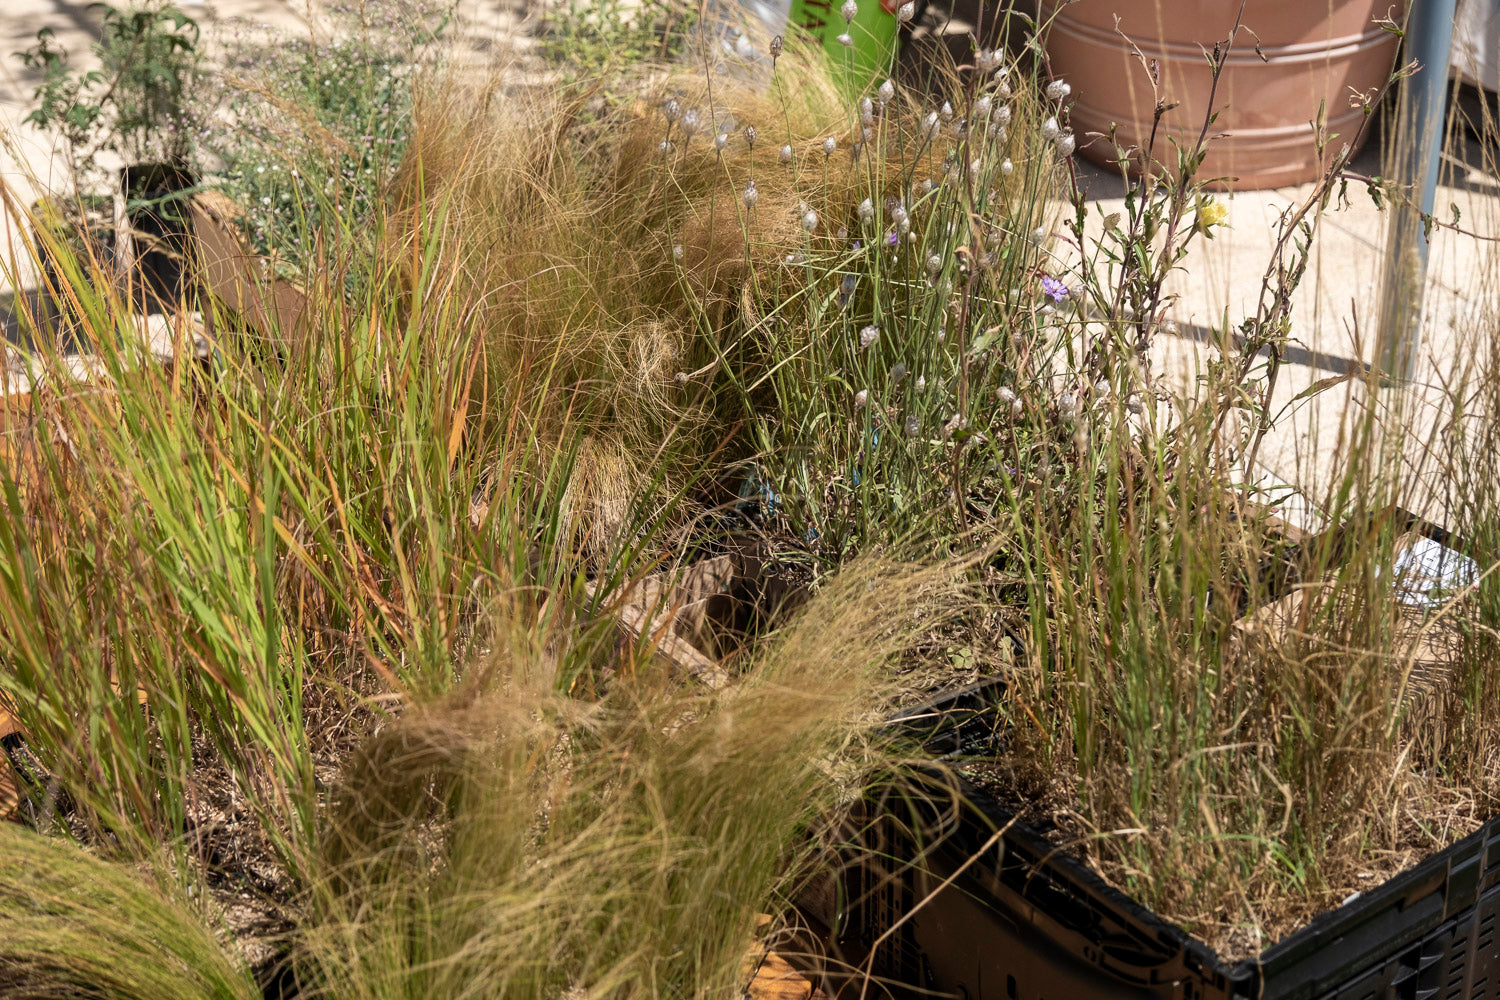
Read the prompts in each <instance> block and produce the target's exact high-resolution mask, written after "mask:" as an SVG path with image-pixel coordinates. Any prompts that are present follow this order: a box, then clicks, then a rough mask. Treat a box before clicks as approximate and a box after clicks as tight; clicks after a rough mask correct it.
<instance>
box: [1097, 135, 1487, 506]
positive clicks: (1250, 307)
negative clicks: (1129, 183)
mask: <svg viewBox="0 0 1500 1000" xmlns="http://www.w3.org/2000/svg"><path fill="white" fill-rule="evenodd" d="M1448 146H1449V150H1450V153H1449V154H1445V158H1444V168H1443V173H1442V179H1441V182H1440V184H1439V187H1438V191H1437V196H1436V199H1435V206H1436V209H1437V213H1436V214H1438V215H1439V216H1440V217H1442V218H1451V209H1450V206H1454V205H1456V206H1458V208H1459V211H1460V214H1461V219H1462V225H1463V227H1464V228H1466V229H1470V230H1473V231H1474V232H1475V233H1476V234H1477V235H1465V234H1462V233H1458V232H1452V231H1449V230H1445V229H1436V230H1434V231H1433V233H1432V235H1431V240H1430V244H1429V251H1428V252H1429V260H1428V266H1427V273H1426V282H1425V288H1424V295H1423V306H1422V308H1423V320H1422V323H1421V325H1420V346H1419V349H1418V363H1417V365H1416V368H1415V369H1414V371H1413V373H1412V379H1411V381H1410V383H1408V384H1406V385H1403V386H1391V387H1388V388H1385V389H1381V390H1379V391H1375V392H1373V398H1371V390H1369V389H1368V388H1367V387H1366V385H1364V384H1363V383H1362V382H1360V381H1355V380H1353V379H1350V380H1348V381H1345V382H1342V383H1338V384H1334V385H1332V386H1331V387H1330V388H1328V389H1326V390H1324V391H1323V392H1321V393H1318V394H1315V395H1313V396H1311V397H1310V398H1305V399H1302V398H1299V397H1302V396H1303V395H1304V394H1305V393H1307V392H1308V391H1309V390H1310V389H1311V388H1312V387H1313V386H1314V385H1315V384H1317V383H1324V382H1328V381H1329V380H1332V379H1335V378H1336V377H1338V376H1346V375H1360V374H1363V373H1366V372H1368V371H1369V370H1370V368H1371V367H1372V366H1374V367H1375V368H1377V369H1379V368H1380V367H1381V365H1380V363H1379V362H1380V360H1381V358H1380V356H1379V348H1378V341H1379V335H1378V332H1379V331H1378V327H1379V323H1378V321H1379V308H1380V302H1381V296H1382V294H1383V293H1384V292H1385V289H1386V286H1387V283H1388V282H1390V281H1392V280H1394V279H1393V277H1392V274H1391V272H1390V268H1389V267H1388V265H1387V260H1386V256H1387V255H1386V251H1385V247H1386V245H1387V242H1388V236H1389V233H1388V230H1389V226H1390V217H1391V213H1390V212H1389V211H1382V210H1380V209H1378V208H1377V207H1376V206H1375V204H1374V202H1373V201H1372V199H1371V198H1370V196H1369V195H1368V193H1367V192H1366V190H1365V188H1364V186H1363V185H1359V184H1351V185H1350V186H1349V191H1348V199H1347V202H1346V203H1344V204H1342V205H1340V204H1331V205H1330V206H1329V208H1328V209H1327V211H1326V212H1324V213H1322V214H1321V216H1319V218H1318V238H1317V240H1316V241H1315V243H1314V245H1313V251H1312V253H1311V257H1310V260H1309V265H1308V270H1307V274H1306V276H1305V278H1304V279H1303V281H1302V284H1301V286H1300V287H1299V289H1298V291H1297V293H1296V294H1295V296H1294V297H1293V303H1294V305H1293V312H1292V340H1291V343H1290V345H1289V349H1288V350H1287V351H1286V352H1285V355H1284V357H1285V364H1284V366H1283V368H1282V370H1281V373H1280V375H1279V378H1278V382H1277V385H1276V389H1275V393H1274V396H1273V398H1272V401H1271V405H1272V408H1273V410H1275V411H1279V412H1281V413H1282V415H1281V416H1280V417H1279V419H1278V422H1277V425H1276V427H1275V428H1274V429H1273V430H1272V431H1271V433H1269V434H1268V435H1267V437H1266V440H1265V442H1264V444H1263V445H1262V446H1261V448H1260V451H1259V452H1258V454H1257V460H1256V463H1255V468H1254V469H1249V470H1246V473H1247V476H1248V477H1249V478H1253V479H1256V480H1269V481H1274V482H1281V483H1289V484H1295V485H1297V486H1299V487H1302V488H1304V489H1305V490H1308V491H1310V492H1312V493H1313V494H1315V495H1316V494H1318V493H1320V492H1321V491H1322V490H1324V489H1326V488H1327V487H1328V486H1329V485H1330V484H1331V483H1332V481H1333V480H1334V479H1335V477H1336V475H1337V474H1338V472H1339V470H1341V469H1342V468H1344V462H1343V460H1342V459H1341V458H1340V453H1341V450H1342V449H1343V447H1344V446H1345V438H1344V435H1343V434H1342V433H1340V431H1341V428H1343V429H1347V428H1348V427H1349V424H1350V421H1353V420H1357V419H1358V417H1359V416H1360V415H1361V414H1362V413H1363V412H1364V406H1365V404H1366V402H1369V403H1371V404H1373V405H1375V406H1377V407H1378V408H1379V411H1380V412H1381V413H1382V414H1384V415H1386V416H1389V417H1390V418H1391V422H1392V423H1394V424H1396V425H1398V426H1399V427H1400V428H1401V429H1402V430H1403V431H1404V433H1405V435H1406V437H1407V444H1408V446H1407V448H1406V449H1405V450H1404V452H1403V456H1402V459H1401V460H1402V461H1403V462H1404V463H1406V472H1405V474H1406V476H1407V477H1408V479H1409V481H1410V482H1411V484H1412V491H1411V495H1410V496H1408V497H1407V498H1406V501H1407V504H1408V505H1409V506H1411V507H1412V508H1413V509H1419V512H1422V513H1424V514H1426V515H1427V516H1430V517H1432V518H1434V519H1435V520H1442V518H1443V513H1444V511H1443V506H1444V504H1443V501H1442V497H1441V492H1442V478H1443V477H1442V475H1441V468H1440V466H1441V464H1442V458H1441V456H1440V455H1439V454H1437V453H1436V451H1435V450H1434V444H1435V440H1434V436H1435V434H1436V432H1437V430H1438V428H1439V427H1440V426H1441V424H1442V421H1443V419H1444V418H1445V416H1446V415H1447V414H1448V413H1449V412H1451V410H1452V407H1451V402H1450V400H1449V398H1448V397H1449V395H1450V393H1452V392H1454V391H1456V389H1455V387H1456V386H1457V384H1458V383H1459V381H1460V380H1461V378H1462V368H1463V366H1464V365H1466V364H1469V363H1472V362H1473V361H1474V359H1475V357H1476V356H1477V353H1478V351H1479V350H1481V349H1483V348H1488V347H1489V345H1493V344H1495V342H1496V338H1495V331H1496V329H1497V324H1500V315H1496V313H1497V310H1500V299H1497V297H1496V295H1497V292H1500V282H1497V280H1496V279H1497V277H1500V271H1497V269H1496V264H1497V263H1500V259H1497V257H1496V254H1495V246H1496V244H1495V243H1493V242H1491V241H1490V240H1491V238H1493V236H1494V235H1495V234H1497V233H1500V179H1497V178H1496V177H1495V176H1494V175H1493V173H1490V172H1488V171H1487V170H1486V169H1484V167H1483V165H1482V164H1481V159H1482V158H1481V156H1480V150H1479V146H1480V143H1479V142H1478V141H1477V140H1476V139H1475V138H1474V137H1473V136H1469V135H1465V134H1464V133H1463V130H1462V129H1453V130H1452V134H1450V136H1449V140H1448ZM1380 147H1381V142H1380V138H1379V136H1376V137H1375V139H1374V140H1373V141H1372V142H1371V143H1370V145H1369V146H1368V147H1367V148H1366V149H1365V150H1363V151H1362V152H1361V153H1360V154H1359V155H1358V157H1356V159H1355V161H1354V163H1353V164H1352V169H1353V171H1355V172H1357V173H1361V174H1365V175H1369V176H1378V175H1385V176H1390V170H1389V168H1388V167H1387V166H1385V165H1384V164H1385V161H1386V160H1387V157H1386V154H1385V152H1384V151H1383V150H1382V149H1381V148H1380ZM1081 183H1082V184H1083V186H1084V187H1085V190H1086V191H1087V196H1088V198H1089V200H1090V201H1091V202H1093V203H1094V205H1093V206H1091V209H1090V211H1091V214H1093V217H1094V218H1096V219H1097V218H1099V217H1101V215H1102V214H1105V213H1109V212H1115V211H1121V210H1122V209H1123V207H1124V197H1123V194H1124V183H1123V181H1122V179H1121V178H1120V177H1119V176H1118V175H1115V174H1112V173H1109V172H1106V171H1104V170H1101V169H1099V168H1095V167H1092V166H1083V167H1082V169H1081ZM1312 189H1313V185H1312V184H1311V183H1308V184H1303V185H1300V186H1297V187H1289V188H1279V189H1273V190H1267V191H1249V192H1240V193H1235V194H1229V195H1219V196H1218V197H1219V198H1221V199H1222V200H1223V201H1224V202H1225V204H1226V205H1227V207H1228V210H1229V217H1228V229H1227V230H1218V231H1217V232H1218V235H1217V236H1216V238H1215V239H1213V240H1201V239H1200V240H1197V241H1196V242H1195V245H1194V247H1193V249H1192V250H1191V252H1190V253H1189V256H1188V258H1187V260H1186V262H1185V265H1184V270H1183V271H1182V272H1181V273H1179V274H1177V275H1175V276H1174V277H1173V279H1172V280H1171V281H1170V282H1169V283H1168V289H1169V290H1170V291H1171V292H1173V293H1175V295H1176V300H1175V302H1174V304H1173V305H1172V307H1171V310H1170V315H1171V317H1172V319H1173V321H1174V324H1175V328H1176V332H1177V335H1176V336H1173V335H1170V334H1165V335H1162V336H1161V337H1159V339H1158V341H1157V343H1156V344H1155V345H1154V347H1153V356H1152V362H1153V364H1152V367H1153V369H1154V371H1155V372H1156V373H1157V374H1158V376H1159V377H1160V378H1163V379H1166V380H1169V381H1176V382H1177V383H1178V384H1179V385H1186V384H1190V383H1191V382H1192V381H1193V380H1194V379H1195V378H1196V376H1197V375H1198V374H1199V373H1200V372H1201V371H1202V370H1203V366H1204V364H1205V363H1206V362H1207V361H1208V360H1209V358H1210V357H1212V356H1214V355H1215V354H1216V352H1215V351H1214V350H1213V346H1212V345H1214V344H1215V343H1216V342H1217V340H1218V338H1219V336H1220V331H1222V330H1224V329H1225V328H1226V322H1227V326H1228V328H1231V329H1232V328H1236V327H1238V326H1239V324H1240V323H1241V322H1242V321H1243V320H1244V319H1246V318H1247V317H1250V316H1253V315H1254V314H1255V309H1256V304H1257V303H1258V301H1259V300H1260V296H1261V289H1262V282H1263V277H1264V275H1265V273H1266V268H1267V265H1268V263H1269V262H1270V260H1271V256H1272V251H1273V248H1274V246H1275V243H1276V240H1277V232H1278V228H1279V221H1280V219H1281V218H1282V215H1283V213H1285V212H1287V211H1288V210H1289V209H1292V208H1293V207H1295V206H1299V205H1301V204H1302V203H1303V202H1304V201H1305V200H1306V199H1307V197H1308V195H1309V194H1310V193H1311V192H1312ZM1095 206H1096V207H1095ZM1096 212H1097V213H1099V214H1094V213H1096ZM1308 522H1309V524H1312V523H1315V521H1314V519H1313V518H1312V517H1309V518H1308Z"/></svg>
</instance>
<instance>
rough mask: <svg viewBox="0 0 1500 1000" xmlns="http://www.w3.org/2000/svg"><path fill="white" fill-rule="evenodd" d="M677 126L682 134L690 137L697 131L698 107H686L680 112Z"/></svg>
mask: <svg viewBox="0 0 1500 1000" xmlns="http://www.w3.org/2000/svg"><path fill="white" fill-rule="evenodd" d="M677 127H678V128H680V129H682V134H683V135H685V136H687V137H688V138H692V137H693V135H694V134H695V133H697V131H698V109H697V108H688V109H687V110H686V111H684V112H683V113H682V121H681V122H679V123H678V125H677Z"/></svg>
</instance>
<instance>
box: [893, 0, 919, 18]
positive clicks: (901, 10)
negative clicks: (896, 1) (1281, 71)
mask: <svg viewBox="0 0 1500 1000" xmlns="http://www.w3.org/2000/svg"><path fill="white" fill-rule="evenodd" d="M916 16H917V5H916V4H915V3H914V2H912V0H907V2H906V3H904V4H902V5H901V6H900V7H898V8H897V9H896V20H897V21H899V22H901V23H902V24H910V23H911V20H912V18H914V17H916Z"/></svg>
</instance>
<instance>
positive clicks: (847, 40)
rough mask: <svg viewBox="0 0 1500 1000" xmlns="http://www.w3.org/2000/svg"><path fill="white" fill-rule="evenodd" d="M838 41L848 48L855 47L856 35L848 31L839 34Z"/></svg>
mask: <svg viewBox="0 0 1500 1000" xmlns="http://www.w3.org/2000/svg"><path fill="white" fill-rule="evenodd" d="M836 41H837V42H838V43H839V44H840V45H842V46H843V47H844V48H846V49H849V48H853V47H854V36H853V35H851V34H849V32H847V31H846V32H844V33H843V34H841V35H839V36H838V38H837V39H836Z"/></svg>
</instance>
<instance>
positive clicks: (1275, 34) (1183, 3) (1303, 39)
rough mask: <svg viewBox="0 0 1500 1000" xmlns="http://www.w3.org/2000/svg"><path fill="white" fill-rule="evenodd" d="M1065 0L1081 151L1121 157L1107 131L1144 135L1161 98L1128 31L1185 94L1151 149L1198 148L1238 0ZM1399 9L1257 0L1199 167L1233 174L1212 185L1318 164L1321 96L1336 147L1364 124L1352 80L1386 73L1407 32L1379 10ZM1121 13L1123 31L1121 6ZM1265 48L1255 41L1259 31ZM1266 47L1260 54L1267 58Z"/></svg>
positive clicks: (1334, 0) (1133, 137) (1249, 6)
mask: <svg viewBox="0 0 1500 1000" xmlns="http://www.w3.org/2000/svg"><path fill="white" fill-rule="evenodd" d="M1049 6H1055V8H1056V10H1057V14H1056V19H1055V20H1054V22H1053V25H1052V31H1051V34H1050V36H1049V37H1048V40H1047V54H1048V57H1049V59H1050V60H1051V64H1052V71H1053V73H1054V74H1056V75H1058V76H1061V77H1063V78H1064V79H1066V80H1067V81H1068V82H1069V83H1070V84H1071V85H1072V87H1073V97H1074V98H1075V100H1076V103H1075V104H1074V105H1073V107H1072V111H1071V122H1072V126H1073V130H1074V132H1075V133H1076V134H1077V136H1078V144H1079V147H1080V150H1081V151H1082V152H1083V154H1084V155H1085V156H1087V157H1089V158H1090V159H1092V160H1094V161H1095V162H1098V163H1101V164H1105V165H1110V166H1112V165H1114V163H1115V162H1116V159H1117V154H1116V152H1115V149H1114V144H1112V143H1110V142H1109V140H1108V139H1107V138H1095V139H1094V140H1093V141H1092V142H1090V136H1089V134H1088V133H1091V132H1097V133H1104V134H1105V135H1108V133H1109V129H1110V125H1111V123H1116V124H1117V125H1118V129H1117V131H1116V135H1117V142H1118V143H1119V144H1120V145H1123V146H1125V147H1127V148H1128V147H1130V146H1144V145H1145V143H1146V141H1147V140H1148V139H1149V137H1150V133H1151V121H1152V109H1153V105H1154V99H1153V95H1152V89H1151V78H1150V76H1149V75H1148V71H1147V69H1146V67H1145V66H1144V65H1143V64H1142V61H1141V59H1140V58H1139V57H1138V56H1137V55H1136V54H1135V53H1133V52H1132V51H1131V49H1130V46H1129V45H1127V44H1126V42H1125V39H1124V38H1122V37H1121V36H1120V32H1123V33H1124V34H1125V35H1126V36H1128V37H1129V39H1130V40H1131V41H1132V42H1134V43H1135V45H1136V46H1137V47H1138V48H1139V49H1140V52H1141V54H1142V55H1144V56H1145V57H1146V60H1147V61H1152V60H1154V61H1155V62H1156V65H1157V66H1158V67H1159V73H1160V79H1161V85H1160V86H1161V97H1162V98H1163V100H1164V101H1165V102H1166V103H1167V104H1172V103H1174V102H1175V103H1176V104H1177V107H1175V108H1173V109H1172V110H1170V111H1168V112H1167V113H1166V115H1165V116H1164V117H1163V119H1162V124H1161V127H1160V128H1159V129H1158V133H1157V139H1156V144H1155V146H1154V149H1153V157H1154V158H1155V159H1156V160H1158V161H1160V162H1163V163H1165V164H1167V165H1168V166H1169V167H1171V168H1174V169H1175V167H1176V163H1177V155H1176V151H1175V149H1174V148H1173V146H1172V144H1171V142H1170V140H1171V139H1175V140H1177V142H1178V143H1180V144H1181V145H1182V146H1184V147H1186V148H1191V147H1192V146H1193V145H1194V144H1195V143H1196V142H1197V139H1198V135H1199V132H1200V130H1201V129H1202V127H1203V121H1204V118H1205V117H1206V112H1207V110H1208V101H1209V91H1210V87H1211V85H1212V73H1211V71H1210V69H1209V66H1208V61H1207V59H1206V58H1205V57H1204V50H1205V49H1207V50H1210V51H1211V50H1212V49H1213V46H1214V43H1215V42H1217V41H1222V40H1223V39H1225V38H1227V37H1228V35H1229V31H1230V29H1231V28H1232V27H1233V26H1234V19H1235V14H1236V12H1237V11H1238V9H1239V2H1238V0H1075V2H1074V3H1069V4H1065V5H1052V4H1049ZM1388 10H1391V11H1392V14H1393V16H1395V17H1397V18H1399V16H1400V9H1399V7H1398V8H1395V9H1392V5H1391V2H1390V0H1311V2H1309V0H1247V2H1246V4H1245V15H1244V19H1243V22H1242V23H1243V25H1244V27H1246V28H1249V29H1250V31H1253V32H1254V34H1250V33H1249V32H1245V31H1242V32H1241V33H1240V35H1239V37H1238V38H1237V39H1236V41H1235V44H1234V47H1233V48H1232V49H1231V50H1230V54H1229V56H1228V59H1227V60H1226V62H1225V66H1224V72H1223V74H1222V75H1221V76H1220V78H1219V87H1218V91H1217V93H1215V94H1214V98H1213V106H1214V108H1215V109H1218V110H1219V111H1220V114H1219V118H1218V120H1217V121H1216V122H1215V123H1214V125H1213V126H1212V127H1211V128H1210V130H1209V135H1210V136H1212V135H1215V134H1219V133H1226V135H1225V137H1224V138H1220V139H1217V140H1215V141H1213V142H1211V143H1210V144H1209V151H1208V157H1207V159H1206V160H1205V162H1204V164H1203V168H1202V170H1201V171H1200V173H1199V175H1198V176H1199V177H1201V178H1205V179H1207V178H1224V180H1222V181H1220V182H1217V183H1215V184H1214V185H1213V186H1215V187H1219V188H1229V189H1236V190H1253V189H1257V188H1268V187H1281V186H1283V185H1287V184H1299V183H1301V182H1303V181H1307V180H1311V179H1312V178H1314V177H1316V176H1317V175H1318V174H1319V173H1320V170H1321V168H1320V165H1319V163H1318V157H1317V148H1316V145H1315V143H1314V137H1313V128H1312V125H1311V124H1310V123H1311V122H1312V121H1313V119H1314V118H1316V117H1317V114H1318V106H1319V102H1320V101H1322V102H1326V103H1325V107H1326V110H1325V117H1326V122H1327V128H1328V131H1329V132H1330V133H1337V134H1338V136H1339V138H1337V139H1334V140H1332V142H1331V143H1330V144H1329V149H1328V155H1329V156H1331V155H1333V154H1334V153H1336V152H1337V151H1338V150H1339V148H1340V146H1342V144H1343V143H1344V142H1345V141H1347V140H1349V139H1351V138H1352V137H1353V136H1354V134H1355V132H1356V131H1357V130H1358V128H1359V125H1360V121H1361V119H1362V118H1363V113H1362V112H1361V111H1360V110H1359V109H1358V108H1351V107H1350V106H1349V95H1350V92H1351V88H1352V89H1353V90H1357V91H1360V92H1365V91H1369V90H1371V89H1373V88H1376V87H1379V86H1380V85H1381V84H1382V83H1383V82H1384V81H1385V79H1386V77H1387V75H1388V74H1389V73H1390V70H1391V67H1392V63H1393V61H1394V59H1395V55H1396V44H1397V39H1396V37H1395V36H1394V35H1391V34H1389V33H1387V32H1385V31H1383V30H1381V29H1380V28H1379V27H1378V26H1377V25H1376V24H1375V23H1374V20H1373V19H1374V18H1375V17H1377V16H1384V15H1385V14H1386V12H1387V11H1388ZM1116 16H1118V18H1119V31H1116V30H1115V23H1116V22H1115V18H1116ZM1257 37H1259V40H1260V46H1259V48H1260V51H1259V52H1257V51H1256V38H1257ZM1262 57H1264V58H1262Z"/></svg>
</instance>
